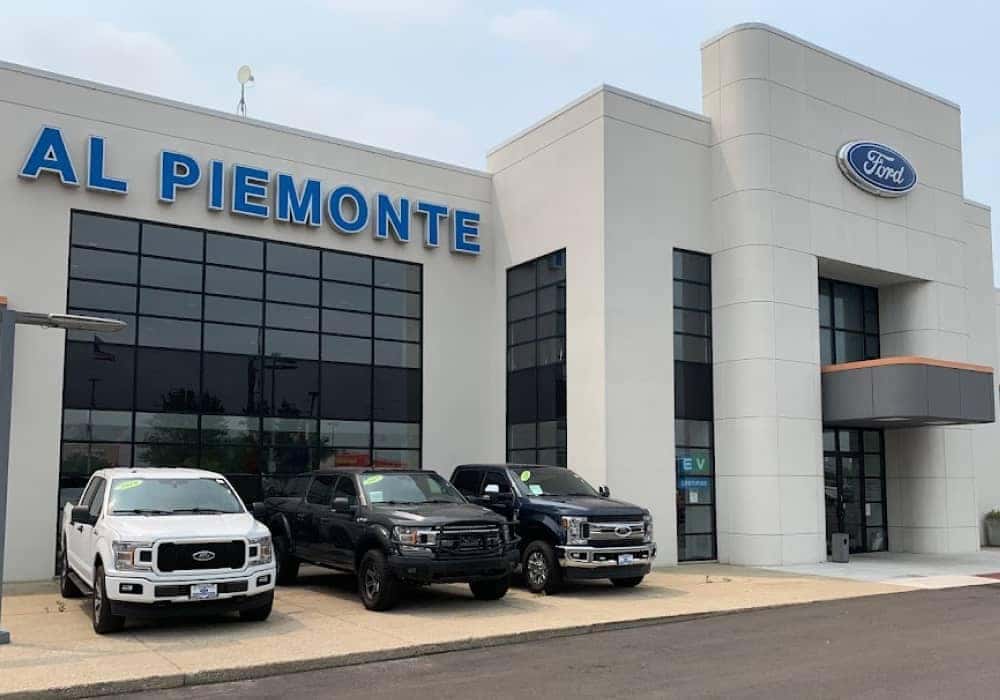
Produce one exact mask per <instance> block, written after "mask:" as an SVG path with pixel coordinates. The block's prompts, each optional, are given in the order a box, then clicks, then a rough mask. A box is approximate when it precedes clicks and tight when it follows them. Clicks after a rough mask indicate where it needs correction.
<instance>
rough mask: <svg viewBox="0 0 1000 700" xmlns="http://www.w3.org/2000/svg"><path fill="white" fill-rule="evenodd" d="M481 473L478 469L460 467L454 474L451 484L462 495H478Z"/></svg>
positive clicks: (481, 478)
mask: <svg viewBox="0 0 1000 700" xmlns="http://www.w3.org/2000/svg"><path fill="white" fill-rule="evenodd" d="M482 480H483V473H482V472H481V471H480V470H478V469H462V470H461V471H459V472H458V473H457V474H456V475H455V479H454V480H453V481H452V484H453V485H454V486H455V488H457V489H458V490H459V491H461V492H462V495H463V496H478V495H479V485H480V484H481V483H482Z"/></svg>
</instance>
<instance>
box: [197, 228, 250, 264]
mask: <svg viewBox="0 0 1000 700" xmlns="http://www.w3.org/2000/svg"><path fill="white" fill-rule="evenodd" d="M205 255H206V258H207V260H208V262H210V263H219V264H220V265H235V266H237V267H249V268H252V269H254V270H259V269H260V268H262V267H264V242H263V241H255V240H251V239H249V238H238V237H236V236H224V235H220V234H216V233H209V234H206V238H205Z"/></svg>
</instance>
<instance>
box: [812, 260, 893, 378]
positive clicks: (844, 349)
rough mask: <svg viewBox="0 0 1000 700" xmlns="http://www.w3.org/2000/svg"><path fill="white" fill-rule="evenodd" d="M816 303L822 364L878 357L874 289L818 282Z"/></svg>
mask: <svg viewBox="0 0 1000 700" xmlns="http://www.w3.org/2000/svg"><path fill="white" fill-rule="evenodd" d="M819 304H820V314H819V325H820V359H821V361H822V363H823V364H839V363H844V362H857V361H859V360H874V359H877V358H878V357H879V353H880V346H879V323H878V289H876V288H875V287H864V286H861V285H857V284H849V283H847V282H840V281H837V280H828V279H821V280H820V281H819Z"/></svg>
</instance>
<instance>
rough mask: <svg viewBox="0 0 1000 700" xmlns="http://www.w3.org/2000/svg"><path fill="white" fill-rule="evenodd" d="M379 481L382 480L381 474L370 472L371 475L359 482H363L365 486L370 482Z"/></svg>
mask: <svg viewBox="0 0 1000 700" xmlns="http://www.w3.org/2000/svg"><path fill="white" fill-rule="evenodd" d="M380 481H382V475H381V474H372V475H371V476H366V477H365V479H364V481H362V482H361V483H362V484H364V485H365V486H371V485H372V484H377V483H378V482H380Z"/></svg>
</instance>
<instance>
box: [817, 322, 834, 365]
mask: <svg viewBox="0 0 1000 700" xmlns="http://www.w3.org/2000/svg"><path fill="white" fill-rule="evenodd" d="M819 361H820V364H823V365H832V364H833V331H831V330H827V329H826V328H821V329H820V331H819Z"/></svg>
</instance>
